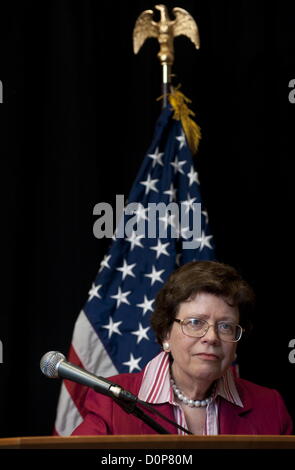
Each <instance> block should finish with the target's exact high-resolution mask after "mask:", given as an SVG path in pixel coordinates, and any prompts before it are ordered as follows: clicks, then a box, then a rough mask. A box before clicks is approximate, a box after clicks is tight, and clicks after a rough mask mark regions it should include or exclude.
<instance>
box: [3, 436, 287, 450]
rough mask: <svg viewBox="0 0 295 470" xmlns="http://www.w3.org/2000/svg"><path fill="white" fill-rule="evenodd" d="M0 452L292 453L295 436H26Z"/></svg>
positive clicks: (8, 442)
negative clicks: (25, 450)
mask: <svg viewBox="0 0 295 470" xmlns="http://www.w3.org/2000/svg"><path fill="white" fill-rule="evenodd" d="M1 449H73V450H75V449H105V450H108V449H176V450H178V449H179V450H181V449H295V436H277V435H275V436H274V435H259V436H258V435H219V436H195V435H194V436H179V435H176V434H175V435H171V434H170V435H150V434H149V435H120V436H119V435H117V436H115V435H112V436H111V435H110V436H69V437H61V436H29V437H10V438H2V439H0V450H1Z"/></svg>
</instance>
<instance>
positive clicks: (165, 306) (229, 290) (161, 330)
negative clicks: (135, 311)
mask: <svg viewBox="0 0 295 470" xmlns="http://www.w3.org/2000/svg"><path fill="white" fill-rule="evenodd" d="M200 292H207V293H209V294H214V295H216V296H218V297H222V298H223V299H224V300H226V302H227V303H228V304H229V305H231V306H233V307H237V308H238V310H239V314H240V324H241V326H243V327H244V328H246V329H247V328H248V329H249V327H250V325H251V323H250V313H251V311H252V310H253V307H254V303H255V295H254V292H253V290H252V288H251V287H250V286H249V284H248V283H247V282H246V281H244V279H242V276H241V275H240V274H239V273H238V272H237V271H236V269H235V268H233V267H231V266H228V265H226V264H223V263H218V262H216V261H192V262H190V263H186V264H184V265H183V266H181V267H180V268H178V269H177V270H176V271H174V272H173V273H172V274H171V275H170V277H169V278H168V280H167V281H166V283H165V285H164V286H163V287H162V289H161V290H160V291H159V292H158V294H157V297H156V300H155V310H154V312H153V314H152V317H151V324H152V328H153V329H154V331H155V333H156V337H157V340H158V342H159V343H160V344H161V343H162V342H163V340H164V338H165V337H166V335H167V333H168V332H169V330H170V328H171V326H172V324H173V320H174V319H175V317H176V315H177V312H178V308H179V305H180V304H181V303H182V302H184V301H186V300H188V299H190V298H191V297H194V296H195V295H196V294H198V293H200Z"/></svg>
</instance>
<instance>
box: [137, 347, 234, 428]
mask: <svg viewBox="0 0 295 470" xmlns="http://www.w3.org/2000/svg"><path fill="white" fill-rule="evenodd" d="M169 357H170V355H169V353H166V352H161V353H160V354H158V355H157V356H156V357H155V358H154V359H152V360H151V361H150V362H149V363H148V364H147V366H146V368H145V370H144V375H143V379H142V383H141V387H140V390H139V393H138V397H139V398H140V399H141V400H144V401H147V402H149V403H157V404H160V403H167V402H168V403H170V404H171V405H172V406H173V409H174V417H175V421H176V423H177V424H179V425H180V426H182V427H184V428H186V429H188V426H187V423H186V419H185V416H184V412H183V410H182V408H181V406H180V405H179V404H178V403H176V402H175V399H174V393H173V389H172V387H171V383H170V360H169ZM218 396H221V397H223V398H224V399H225V400H227V401H229V402H231V403H234V404H235V405H238V406H241V407H243V403H242V401H241V399H240V397H239V394H238V391H237V388H236V385H235V381H234V377H233V373H232V371H231V368H229V369H227V371H226V372H225V374H224V375H223V376H222V377H220V378H219V379H218V380H217V383H216V388H215V392H214V395H213V399H212V401H211V402H210V403H209V404H208V405H207V407H206V425H205V428H204V434H206V435H217V434H219V429H218V400H217V397H218ZM178 433H179V434H186V433H185V432H184V431H181V429H178Z"/></svg>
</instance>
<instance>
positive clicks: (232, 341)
mask: <svg viewBox="0 0 295 470" xmlns="http://www.w3.org/2000/svg"><path fill="white" fill-rule="evenodd" d="M186 320H199V321H201V322H203V323H204V326H205V325H206V324H207V329H206V330H205V332H204V333H203V334H202V335H200V336H191V335H188V334H187V333H185V332H184V331H183V322H184V321H186ZM173 321H174V322H177V323H178V324H179V325H180V326H181V331H182V333H183V334H184V335H185V336H188V337H189V338H203V336H205V334H206V333H208V330H209V328H210V327H211V326H213V327H214V330H215V332H216V325H218V324H219V323H231V324H233V325H235V326H238V327H239V328H240V337H239V339H235V340H226V339H223V338H221V337H220V335H219V333H218V330H217V333H216V334H217V336H218V338H219V339H220V341H224V342H225V343H238V342H239V341H240V339H241V338H242V335H243V333H244V332H245V328H243V327H242V326H241V325H239V324H238V323H234V322H226V321H222V320H221V321H220V322H216V323H215V324H211V325H210V324H209V323H208V322H207V320H203V319H202V318H196V317H189V318H183V319H182V320H181V319H180V318H174V320H173Z"/></svg>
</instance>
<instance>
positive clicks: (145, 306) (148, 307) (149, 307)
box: [136, 295, 154, 315]
mask: <svg viewBox="0 0 295 470" xmlns="http://www.w3.org/2000/svg"><path fill="white" fill-rule="evenodd" d="M153 303H154V299H151V300H149V299H148V298H147V296H146V295H145V296H144V301H143V303H142V304H136V307H140V308H142V309H143V312H142V314H143V315H145V314H146V312H147V311H148V310H150V311H151V312H152V311H153V309H152V304H153Z"/></svg>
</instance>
